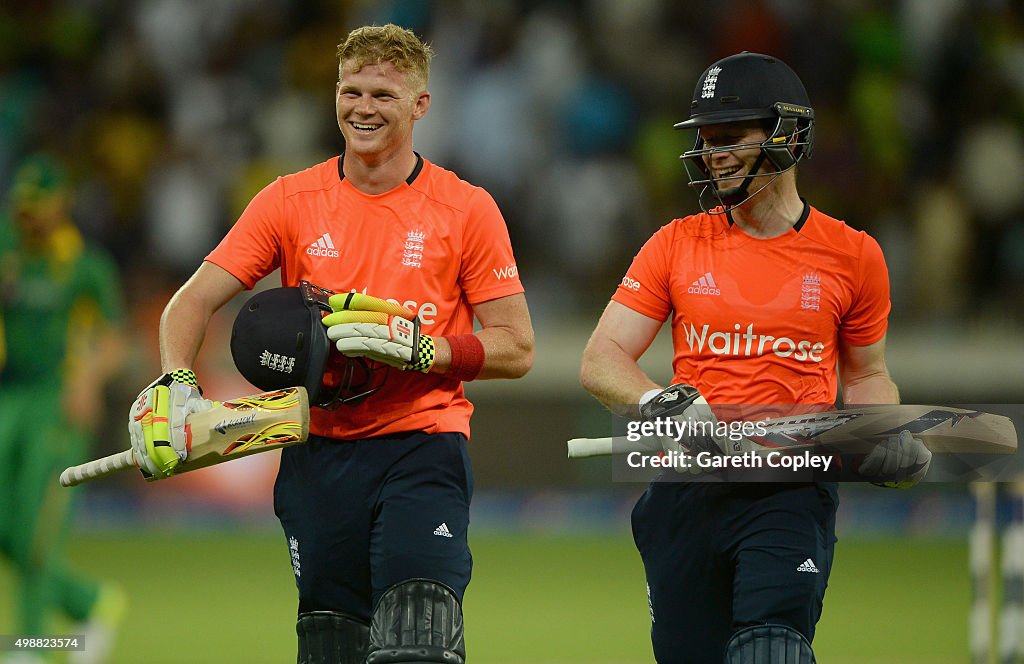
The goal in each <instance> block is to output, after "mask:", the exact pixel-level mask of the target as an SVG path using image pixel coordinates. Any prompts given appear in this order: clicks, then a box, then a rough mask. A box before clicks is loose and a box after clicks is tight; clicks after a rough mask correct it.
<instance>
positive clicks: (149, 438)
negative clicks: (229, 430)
mask: <svg viewBox="0 0 1024 664" xmlns="http://www.w3.org/2000/svg"><path fill="white" fill-rule="evenodd" d="M214 405H215V402H213V401H210V400H209V399H204V398H203V396H202V389H201V388H200V387H199V382H198V381H197V380H196V375H195V374H194V373H192V371H190V370H188V369H177V370H175V371H172V372H170V373H166V374H164V375H163V376H160V377H159V378H157V379H156V380H155V381H153V382H152V383H150V385H149V386H148V387H146V388H145V389H144V390H142V392H140V393H139V396H138V397H137V398H136V399H135V403H133V404H132V408H131V411H130V412H129V414H128V435H129V437H130V438H131V442H132V458H133V459H134V460H135V465H136V466H138V468H139V470H141V471H142V474H143V475H144V476H145V477H146V479H147V480H161V479H164V478H166V477H170V476H171V474H172V473H173V471H174V469H175V468H176V467H177V465H178V464H179V463H181V462H182V461H184V460H185V459H186V458H187V457H188V447H189V439H190V437H191V432H190V431H189V430H188V427H187V426H186V424H187V422H186V419H187V418H188V416H189V415H191V414H192V413H201V412H204V411H207V410H210V409H211V408H213V407H214Z"/></svg>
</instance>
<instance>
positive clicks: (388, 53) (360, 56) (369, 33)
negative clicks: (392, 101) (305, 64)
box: [338, 23, 434, 92]
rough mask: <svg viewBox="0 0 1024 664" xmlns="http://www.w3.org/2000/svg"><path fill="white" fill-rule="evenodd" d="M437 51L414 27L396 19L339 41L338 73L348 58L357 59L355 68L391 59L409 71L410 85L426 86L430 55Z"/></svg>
mask: <svg viewBox="0 0 1024 664" xmlns="http://www.w3.org/2000/svg"><path fill="white" fill-rule="evenodd" d="M433 55H434V52H433V51H432V50H431V48H430V46H429V45H427V44H426V43H424V42H423V41H421V40H420V38H419V37H417V36H416V35H415V34H414V33H413V32H412V31H411V30H407V29H406V28H403V27H401V26H398V25H395V24H393V23H388V24H387V25H368V26H364V27H361V28H356V29H355V30H353V31H352V32H350V33H348V36H347V37H345V39H344V41H342V42H341V43H340V44H338V74H339V77H340V76H341V74H342V73H343V69H344V67H345V63H346V62H350V61H351V62H355V63H356V65H357V69H356V71H359V69H362V68H363V67H365V66H366V65H379V64H381V63H382V62H390V63H391V64H393V65H394V66H395V68H396V69H397V70H398V71H400V72H402V73H403V74H406V75H407V76H408V79H409V87H410V88H414V89H415V91H416V92H422V91H423V90H426V89H427V80H428V79H429V78H430V59H431V58H432V57H433Z"/></svg>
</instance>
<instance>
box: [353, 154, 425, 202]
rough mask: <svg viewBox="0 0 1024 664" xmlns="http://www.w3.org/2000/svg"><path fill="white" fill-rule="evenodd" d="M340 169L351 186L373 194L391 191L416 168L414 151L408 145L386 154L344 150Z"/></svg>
mask: <svg viewBox="0 0 1024 664" xmlns="http://www.w3.org/2000/svg"><path fill="white" fill-rule="evenodd" d="M344 160H345V161H344V163H343V164H342V169H343V170H344V173H345V179H346V180H348V181H349V183H351V184H352V186H353V187H355V188H356V189H358V190H359V191H361V192H363V193H364V194H369V195H371V196H374V195H376V194H383V193H386V192H389V191H391V190H392V189H394V188H395V187H397V186H399V185H401V184H402V183H403V182H405V181H406V180H407V179H408V178H409V175H410V174H411V173H412V172H413V169H415V168H416V163H417V157H416V153H415V152H413V151H412V148H411V147H410V148H409V149H408V150H402V151H399V152H395V153H392V154H388V155H382V154H363V155H360V154H355V153H352V152H346V153H345V155H344Z"/></svg>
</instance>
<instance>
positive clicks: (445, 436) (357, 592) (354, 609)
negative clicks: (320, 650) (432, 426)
mask: <svg viewBox="0 0 1024 664" xmlns="http://www.w3.org/2000/svg"><path fill="white" fill-rule="evenodd" d="M472 495H473V471H472V468H471V466H470V461H469V455H468V454H467V451H466V438H465V436H463V435H462V434H460V433H439V434H425V433H422V432H413V433H408V434H399V435H395V436H388V437H382V438H372V439H366V440H356V441H338V440H332V439H329V438H324V437H321V436H315V435H311V436H310V437H309V440H308V441H307V442H306V443H305V444H304V445H294V446H292V447H288V448H285V449H284V450H282V453H281V468H280V470H279V471H278V475H277V481H276V483H275V485H274V512H275V513H276V514H277V516H278V518H279V519H280V521H281V525H282V527H283V528H284V535H285V539H286V541H287V543H288V549H289V553H290V556H291V562H292V568H293V572H294V574H295V585H296V586H297V587H298V590H299V609H298V610H299V613H305V612H307V611H341V612H344V613H348V614H351V615H353V616H356V617H358V618H360V619H362V620H365V621H366V622H369V620H370V617H371V615H372V612H373V608H374V606H376V604H377V601H378V600H379V599H380V597H381V595H383V594H384V592H385V591H386V590H387V589H388V588H390V587H391V586H393V585H394V584H396V583H400V582H402V581H406V580H408V579H413V578H423V579H431V580H433V581H439V582H441V583H443V584H445V585H446V586H448V587H449V588H451V589H452V591H454V593H455V595H456V596H457V597H458V599H459V601H460V602H461V601H462V597H463V593H464V592H465V590H466V586H467V585H468V584H469V579H470V573H471V570H472V567H473V558H472V555H471V554H470V551H469V543H468V540H467V532H468V530H469V503H470V499H471V498H472Z"/></svg>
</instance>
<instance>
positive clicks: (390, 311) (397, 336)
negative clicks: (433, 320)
mask: <svg viewBox="0 0 1024 664" xmlns="http://www.w3.org/2000/svg"><path fill="white" fill-rule="evenodd" d="M330 304H331V309H332V310H333V311H334V313H331V314H327V316H325V317H324V319H323V323H324V325H326V326H327V338H328V339H330V340H331V341H333V342H334V344H335V347H336V348H337V349H338V350H339V351H340V352H341V353H342V354H343V355H347V356H348V357H366V358H369V359H371V360H375V361H377V362H382V363H384V364H387V365H389V366H392V367H395V368H396V369H402V370H413V371H422V372H423V373H426V372H428V371H430V367H432V366H433V365H434V354H435V351H434V339H433V338H432V337H431V336H430V335H427V334H421V333H420V321H419V319H418V318H416V315H415V314H413V312H412V311H410V310H409V309H407V308H405V307H403V306H400V305H398V304H395V303H393V302H388V301H387V300H382V299H380V298H377V297H373V296H370V295H363V294H362V293H338V294H336V295H332V296H331V297H330Z"/></svg>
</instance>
